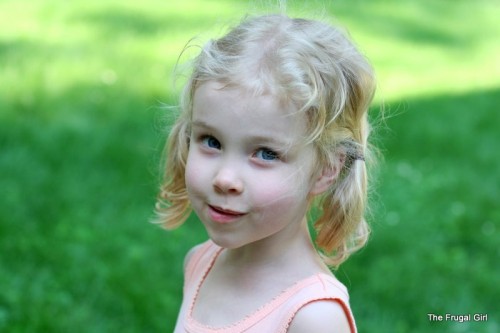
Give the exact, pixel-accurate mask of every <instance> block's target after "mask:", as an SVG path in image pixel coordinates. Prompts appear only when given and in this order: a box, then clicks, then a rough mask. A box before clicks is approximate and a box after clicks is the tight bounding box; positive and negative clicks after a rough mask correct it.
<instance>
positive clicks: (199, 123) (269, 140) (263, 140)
mask: <svg viewBox="0 0 500 333" xmlns="http://www.w3.org/2000/svg"><path fill="white" fill-rule="evenodd" d="M191 124H192V127H201V128H204V129H207V130H209V131H212V132H217V130H216V129H215V127H213V126H211V125H210V124H208V123H207V122H205V121H203V120H195V121H193V122H192V123H191ZM246 141H248V142H252V143H255V142H257V143H258V144H271V145H273V146H276V147H280V148H281V147H283V148H286V149H289V148H290V147H291V146H293V142H291V141H285V140H280V139H279V138H276V137H273V136H267V135H259V134H257V135H251V136H249V137H248V138H246Z"/></svg>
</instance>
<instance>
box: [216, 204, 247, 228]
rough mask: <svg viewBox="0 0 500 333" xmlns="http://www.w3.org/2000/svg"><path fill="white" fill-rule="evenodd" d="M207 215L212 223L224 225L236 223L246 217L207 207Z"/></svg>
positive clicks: (228, 210) (227, 210) (237, 213)
mask: <svg viewBox="0 0 500 333" xmlns="http://www.w3.org/2000/svg"><path fill="white" fill-rule="evenodd" d="M208 215H209V217H210V219H211V220H212V221H214V222H217V223H221V224H225V223H231V222H235V221H237V220H238V219H239V218H240V217H242V216H244V215H246V213H242V212H238V211H234V210H230V209H224V208H221V207H217V206H212V205H208Z"/></svg>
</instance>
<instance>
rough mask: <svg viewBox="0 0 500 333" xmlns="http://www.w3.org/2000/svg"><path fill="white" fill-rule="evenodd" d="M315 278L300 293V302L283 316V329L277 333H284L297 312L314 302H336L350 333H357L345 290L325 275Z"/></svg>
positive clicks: (336, 281)
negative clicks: (340, 308) (313, 281)
mask: <svg viewBox="0 0 500 333" xmlns="http://www.w3.org/2000/svg"><path fill="white" fill-rule="evenodd" d="M315 278H316V279H317V282H316V283H314V284H311V285H310V286H309V287H306V288H304V289H303V290H302V292H301V294H303V296H302V297H300V298H301V299H300V301H299V302H297V303H295V304H294V306H293V307H291V308H289V309H288V311H287V314H286V315H285V318H286V320H285V321H284V322H283V323H284V327H283V328H282V329H281V330H280V331H279V332H286V331H287V330H288V327H289V326H290V324H291V322H292V320H293V318H294V317H295V315H296V314H297V312H299V310H300V309H302V308H303V307H304V306H306V305H307V304H310V303H312V302H316V301H332V302H337V303H338V304H340V305H341V306H342V308H343V310H344V312H345V314H346V317H347V320H348V322H349V326H350V328H351V332H352V333H357V329H356V323H355V321H354V316H353V314H352V311H351V308H350V306H349V295H348V293H347V288H346V287H345V286H344V285H343V284H342V283H340V282H339V281H338V280H336V279H335V278H334V277H331V276H329V275H326V274H318V275H316V276H315Z"/></svg>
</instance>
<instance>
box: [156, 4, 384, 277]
mask: <svg viewBox="0 0 500 333" xmlns="http://www.w3.org/2000/svg"><path fill="white" fill-rule="evenodd" d="M206 81H218V82H222V83H223V84H225V85H228V86H240V87H244V88H245V89H249V90H250V91H253V92H254V93H255V94H263V93H270V94H272V95H274V96H276V97H278V98H279V99H280V100H285V101H288V102H292V103H294V105H295V106H297V108H298V109H299V111H300V112H303V113H305V114H306V116H307V119H308V125H309V127H308V128H309V131H308V139H309V141H308V142H310V143H312V144H313V145H314V147H315V149H316V151H317V158H318V161H317V165H318V168H319V169H320V168H329V167H333V166H335V163H337V162H338V160H339V156H341V160H343V166H342V171H341V172H340V175H339V177H338V179H337V180H336V181H335V182H334V184H333V185H332V186H331V187H330V188H329V189H328V190H327V191H326V192H325V193H323V194H322V195H321V196H319V197H318V198H317V199H316V200H315V202H314V203H313V206H314V207H316V208H317V209H318V210H319V212H318V217H317V219H316V221H314V224H313V225H314V229H315V230H316V234H315V235H314V238H315V243H316V247H317V249H318V250H319V253H320V255H322V257H323V259H324V261H325V262H326V263H327V264H328V265H330V266H332V267H334V268H335V267H338V265H340V264H341V263H342V262H343V261H345V260H346V259H347V258H348V257H349V255H350V254H351V253H353V252H354V251H356V250H357V249H359V248H361V247H362V246H363V245H364V244H365V243H366V241H367V239H368V235H369V227H368V224H367V223H366V220H365V218H364V215H365V212H366V205H367V192H368V189H367V170H366V163H367V162H368V160H369V157H370V151H369V145H368V136H369V132H370V126H369V123H368V120H367V112H368V108H369V105H370V103H371V101H372V98H373V94H374V90H375V80H374V74H373V70H372V67H371V66H370V64H369V63H368V61H367V60H366V59H365V57H364V56H363V55H362V54H361V53H360V52H359V51H358V50H357V48H356V47H355V45H354V44H353V43H352V42H351V41H350V40H349V38H347V36H346V34H345V33H344V32H343V31H341V30H340V29H339V28H337V27H333V26H331V25H329V24H327V23H323V22H320V21H317V20H308V19H301V18H290V17H288V16H286V15H284V14H276V15H264V16H257V17H247V18H245V19H244V20H243V21H242V22H241V23H240V24H239V25H238V26H236V27H235V28H233V29H231V30H230V31H229V32H228V33H227V34H226V35H225V36H223V37H221V38H219V39H217V40H211V41H209V42H207V43H206V44H205V45H204V47H203V48H202V50H201V52H200V54H199V55H198V56H197V57H196V58H195V59H194V62H193V71H192V73H191V75H190V77H189V80H188V82H187V83H186V85H185V88H184V90H183V92H182V95H181V103H180V111H181V112H180V115H179V117H178V119H177V121H176V122H175V123H174V125H173V127H172V129H171V132H170V135H169V138H168V144H167V147H166V152H167V153H166V166H165V169H164V171H165V173H164V181H163V183H162V186H161V190H160V193H159V195H158V201H157V205H156V213H157V222H158V223H160V224H162V225H163V226H164V227H165V228H167V229H173V228H176V227H178V226H179V225H181V224H182V223H183V222H184V221H185V220H186V219H187V217H188V216H189V214H190V212H191V207H190V203H189V199H188V195H187V190H186V186H185V178H184V172H185V167H186V159H187V155H188V149H189V132H190V121H191V116H192V101H193V95H194V92H195V90H196V88H197V87H198V86H199V85H200V84H201V83H203V82H206Z"/></svg>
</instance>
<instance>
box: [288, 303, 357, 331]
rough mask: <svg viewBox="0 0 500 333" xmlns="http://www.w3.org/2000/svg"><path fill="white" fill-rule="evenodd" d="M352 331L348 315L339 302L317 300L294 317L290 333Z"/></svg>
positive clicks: (289, 329)
mask: <svg viewBox="0 0 500 333" xmlns="http://www.w3.org/2000/svg"><path fill="white" fill-rule="evenodd" d="M310 332H315V333H352V332H351V329H350V327H349V321H348V320H347V315H346V313H345V312H344V309H343V308H342V305H340V304H339V303H338V302H334V301H326V300H324V301H315V302H312V303H309V304H307V305H305V306H304V307H303V308H302V309H300V310H299V312H297V314H296V315H295V317H294V318H293V320H292V322H291V324H290V327H289V328H288V333H310Z"/></svg>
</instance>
